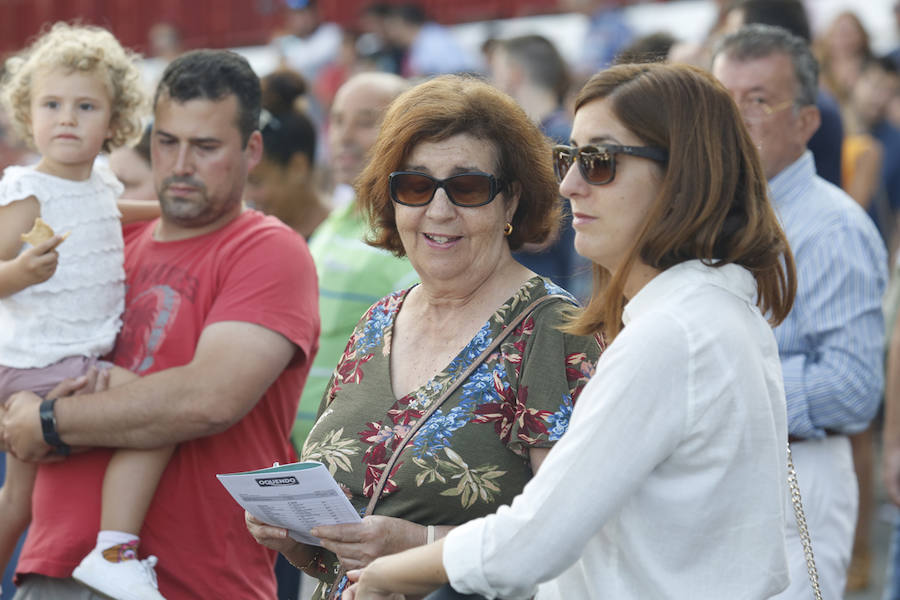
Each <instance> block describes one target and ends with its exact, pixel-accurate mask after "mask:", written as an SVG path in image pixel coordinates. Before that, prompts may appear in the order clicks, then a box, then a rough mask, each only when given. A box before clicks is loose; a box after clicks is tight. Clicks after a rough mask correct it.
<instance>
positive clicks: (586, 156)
mask: <svg viewBox="0 0 900 600" xmlns="http://www.w3.org/2000/svg"><path fill="white" fill-rule="evenodd" d="M616 154H630V155H631V156H639V157H641V158H649V159H650V160H655V161H657V162H661V163H664V162H666V161H667V160H669V154H668V152H666V151H665V150H663V149H662V148H654V147H650V146H615V145H603V146H582V147H581V148H579V147H577V146H554V147H553V170H554V171H555V172H556V179H557V181H559V182H562V180H563V178H564V177H565V176H566V173H568V172H569V169H571V168H572V163H573V162H574V161H576V160H577V161H578V170H579V171H580V172H581V176H582V177H584V180H585V181H587V182H588V183H589V184H591V185H604V184H606V183H609V182H611V181H612V180H613V179H615V178H616Z"/></svg>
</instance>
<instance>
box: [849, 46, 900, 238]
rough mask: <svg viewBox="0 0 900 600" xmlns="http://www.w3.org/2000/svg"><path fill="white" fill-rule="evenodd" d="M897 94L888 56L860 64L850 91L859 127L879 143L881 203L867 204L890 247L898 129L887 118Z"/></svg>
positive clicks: (899, 76) (898, 185)
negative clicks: (880, 155)
mask: <svg viewBox="0 0 900 600" xmlns="http://www.w3.org/2000/svg"><path fill="white" fill-rule="evenodd" d="M898 96H900V73H898V71H897V66H896V65H895V64H894V62H893V61H892V60H890V59H889V58H880V59H876V58H872V59H870V60H867V61H865V63H864V64H863V65H862V66H861V67H860V72H859V76H858V78H857V80H856V84H855V85H854V86H853V89H852V90H851V91H850V103H851V105H852V107H853V109H854V115H855V117H856V119H857V122H858V126H859V131H860V132H861V133H865V134H868V135H870V136H872V137H873V138H874V139H875V140H876V141H877V142H878V143H879V144H880V145H881V147H882V157H883V160H882V166H881V172H880V182H881V186H882V189H883V190H884V194H885V197H886V202H885V203H873V204H872V205H870V206H869V207H868V210H869V216H871V217H872V219H873V220H874V221H875V224H876V225H877V226H878V229H879V231H881V235H882V237H883V238H884V240H885V243H886V244H887V245H888V248H889V249H890V250H892V251H893V250H896V239H895V233H896V231H897V222H896V221H897V214H898V211H900V129H898V128H897V126H895V125H894V124H893V123H891V122H890V120H889V118H888V111H889V108H890V106H891V103H892V102H894V101H896V100H897V98H898Z"/></svg>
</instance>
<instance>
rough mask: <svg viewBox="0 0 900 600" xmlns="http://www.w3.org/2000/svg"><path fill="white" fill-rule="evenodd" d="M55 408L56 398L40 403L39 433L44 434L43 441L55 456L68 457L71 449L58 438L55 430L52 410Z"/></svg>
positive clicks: (54, 415)
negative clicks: (50, 447)
mask: <svg viewBox="0 0 900 600" xmlns="http://www.w3.org/2000/svg"><path fill="white" fill-rule="evenodd" d="M55 408H56V398H53V399H52V400H44V401H43V402H41V407H40V410H39V413H40V416H41V431H42V432H43V434H44V441H45V442H47V445H48V446H52V447H53V449H54V451H56V453H57V454H60V455H62V456H68V455H69V452H70V451H71V448H70V447H69V445H68V444H66V443H65V442H63V441H62V439H61V438H60V437H59V432H58V431H57V430H56V413H55V411H54V409H55Z"/></svg>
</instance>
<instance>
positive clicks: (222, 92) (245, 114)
mask: <svg viewBox="0 0 900 600" xmlns="http://www.w3.org/2000/svg"><path fill="white" fill-rule="evenodd" d="M162 93H165V94H166V95H167V96H168V97H169V98H171V99H173V100H175V101H177V102H187V101H189V100H196V99H202V100H213V101H219V100H224V99H225V98H226V97H228V96H230V95H231V94H234V96H235V98H236V99H237V102H238V122H237V126H238V129H239V130H240V132H241V140H242V141H243V143H244V144H246V143H247V140H248V139H249V138H250V134H251V133H253V132H254V131H256V130H257V129H259V110H260V102H261V96H262V93H261V91H260V85H259V77H257V76H256V73H254V72H253V69H252V68H251V67H250V63H248V62H247V59H246V58H244V57H243V56H241V55H239V54H236V53H235V52H231V51H229V50H194V51H193V52H187V53H186V54H182V55H181V56H179V57H178V58H176V59H175V60H173V61H172V62H171V63H169V66H168V67H166V70H165V71H164V72H163V76H162V80H161V81H160V82H159V87H157V88H156V96H155V97H154V99H153V106H154V108H155V107H156V103H157V102H158V101H159V97H160V95H161V94H162Z"/></svg>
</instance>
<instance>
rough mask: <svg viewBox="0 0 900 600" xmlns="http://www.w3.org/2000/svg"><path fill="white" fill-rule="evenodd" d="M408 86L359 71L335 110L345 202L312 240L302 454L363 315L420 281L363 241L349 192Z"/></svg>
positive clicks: (404, 263) (337, 175)
mask: <svg viewBox="0 0 900 600" xmlns="http://www.w3.org/2000/svg"><path fill="white" fill-rule="evenodd" d="M408 87H409V83H407V81H406V80H404V79H403V78H402V77H399V76H397V75H393V74H390V73H360V74H358V75H354V76H353V77H351V78H350V79H349V80H348V81H347V83H345V84H344V85H343V86H341V88H340V89H339V90H338V93H337V95H336V96H335V98H334V103H333V104H332V106H331V113H330V115H329V123H328V146H329V155H330V159H329V163H328V166H329V167H330V169H331V173H332V177H333V179H334V181H335V182H336V183H337V187H336V189H335V194H336V195H339V196H340V197H341V199H340V200H339V202H335V203H334V205H335V206H334V208H333V210H332V212H331V214H330V215H329V216H328V218H327V219H325V221H323V222H322V224H321V225H319V227H318V229H317V230H316V232H315V234H314V235H313V236H312V239H311V240H310V243H309V249H310V253H311V254H312V256H313V260H314V261H315V263H316V274H317V275H318V280H319V315H320V319H321V324H322V330H321V335H320V337H319V352H318V354H317V355H316V358H315V361H314V362H313V365H312V369H311V370H310V374H309V378H308V379H307V380H306V385H305V387H304V388H303V394H302V396H301V398H300V406H299V408H298V411H297V420H296V422H295V424H294V428H293V432H292V433H291V438H292V441H293V443H294V446H295V447H296V449H297V451H298V452H299V451H300V450H302V449H303V442H304V441H305V440H306V436H307V435H308V434H309V430H310V429H312V426H313V423H314V422H315V420H316V413H317V411H318V410H319V404H320V403H321V401H322V396H323V395H324V394H325V388H326V386H327V384H328V380H329V379H330V378H331V374H332V372H333V371H334V367H335V365H336V364H337V363H338V360H339V359H340V357H341V353H342V352H343V351H344V347H345V346H346V344H347V340H348V339H349V338H350V334H351V333H352V332H353V328H354V327H355V326H356V324H357V322H358V321H359V318H360V316H361V315H362V314H363V313H364V312H365V311H366V309H368V308H369V307H370V306H371V305H372V304H373V303H374V302H376V301H377V300H378V299H379V298H381V297H382V296H384V295H386V294H389V293H390V292H392V291H394V290H398V289H405V288H407V287H409V286H410V285H412V284H413V283H414V282H416V281H418V276H417V275H416V273H415V271H414V270H413V268H412V265H410V264H409V261H408V260H407V259H406V258H398V257H396V256H394V255H393V254H391V253H390V252H387V251H385V250H382V249H380V248H374V247H372V246H370V245H368V244H366V243H365V238H366V237H367V236H368V235H369V226H368V224H367V223H366V220H365V218H364V216H363V214H362V212H361V210H360V208H359V206H358V205H357V203H356V197H355V192H354V191H353V188H352V187H351V186H352V185H353V183H354V182H355V181H356V178H357V177H358V176H359V174H360V173H361V172H362V170H363V168H364V167H365V166H366V163H367V161H368V159H369V151H370V150H371V148H372V146H373V145H374V144H375V140H376V139H377V137H378V130H379V128H380V126H381V119H382V117H383V116H384V112H385V111H386V110H387V107H388V105H389V104H390V103H391V101H392V100H393V99H394V98H396V97H397V96H399V95H400V94H401V93H402V92H404V91H405V90H406V89H407V88H408Z"/></svg>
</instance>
